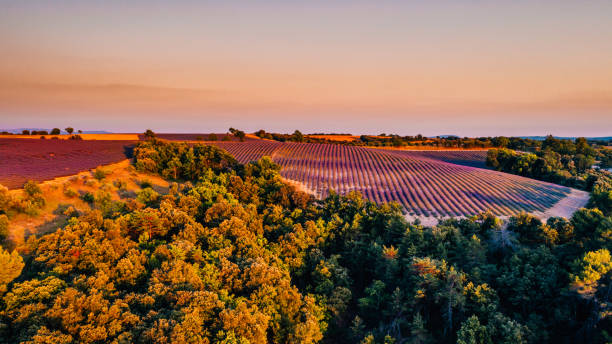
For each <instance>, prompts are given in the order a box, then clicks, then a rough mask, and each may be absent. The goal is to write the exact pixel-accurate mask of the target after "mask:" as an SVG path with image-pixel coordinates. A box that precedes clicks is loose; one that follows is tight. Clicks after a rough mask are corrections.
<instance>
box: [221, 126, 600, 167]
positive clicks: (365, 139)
mask: <svg viewBox="0 0 612 344" xmlns="http://www.w3.org/2000/svg"><path fill="white" fill-rule="evenodd" d="M230 131H231V132H232V133H233V134H234V135H236V133H239V132H241V131H240V130H236V129H233V128H231V129H230ZM242 133H243V134H244V132H242ZM254 134H255V135H256V136H258V137H260V138H262V139H268V140H275V141H280V142H286V141H292V142H308V143H332V144H346V145H356V146H373V147H436V148H459V149H474V148H482V149H484V148H509V149H513V150H519V151H529V152H535V151H539V150H545V149H546V148H547V147H551V146H552V147H554V148H555V149H554V151H556V152H558V153H560V154H574V153H573V152H575V149H576V145H577V144H576V143H574V141H572V140H564V139H556V138H554V137H553V136H551V135H549V136H547V138H546V139H545V140H535V139H530V138H521V137H505V136H494V137H490V136H489V137H473V138H470V137H458V136H446V137H442V136H437V137H425V136H423V135H421V134H419V135H415V136H409V135H408V136H401V135H394V134H386V133H381V134H379V135H361V136H358V137H354V139H353V140H346V141H342V140H334V139H328V138H323V137H316V136H351V134H321V133H317V134H309V135H304V134H302V132H300V131H299V130H296V131H294V132H293V134H280V133H270V132H266V131H265V130H263V129H261V130H258V131H256V132H255V133H254ZM578 141H580V142H582V141H583V142H584V143H585V144H586V145H587V146H596V147H598V148H599V149H603V150H606V149H607V148H606V144H610V143H609V142H604V141H591V142H587V140H586V139H584V138H579V139H577V142H578ZM607 150H608V151H610V149H607ZM601 158H603V159H605V160H606V163H607V164H608V165H607V166H608V167H612V154H607V155H605V156H603V157H601Z"/></svg>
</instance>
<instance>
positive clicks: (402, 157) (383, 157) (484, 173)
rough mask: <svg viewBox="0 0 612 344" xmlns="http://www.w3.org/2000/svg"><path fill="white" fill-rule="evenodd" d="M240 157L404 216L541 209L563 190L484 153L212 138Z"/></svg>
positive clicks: (319, 190) (318, 190) (314, 188)
mask: <svg viewBox="0 0 612 344" xmlns="http://www.w3.org/2000/svg"><path fill="white" fill-rule="evenodd" d="M214 144H215V145H216V146H218V147H221V148H223V149H225V150H227V151H228V152H230V153H231V154H233V155H234V156H235V157H236V158H237V159H238V160H239V161H240V162H242V163H247V162H249V161H253V160H257V159H259V158H260V157H262V156H270V157H271V158H272V160H273V161H274V162H276V163H277V164H279V165H280V166H281V167H282V170H281V175H282V176H283V177H284V178H286V179H288V180H291V181H293V182H294V183H296V184H298V185H300V186H301V187H302V188H303V189H304V190H305V191H307V192H310V193H312V194H314V195H315V196H317V197H325V196H326V195H327V194H328V193H329V191H330V190H334V191H336V192H338V193H340V194H346V193H348V192H350V191H359V192H361V193H362V194H363V195H364V196H365V197H367V198H368V199H370V200H373V201H375V202H376V203H384V202H390V201H396V202H398V203H400V204H401V205H402V206H403V208H404V209H405V211H406V212H407V214H408V215H416V216H462V215H463V216H469V215H473V214H476V213H479V212H483V211H486V210H490V211H491V212H492V213H494V214H496V215H512V214H516V213H519V212H521V211H526V212H542V211H545V210H546V209H548V208H550V207H552V206H553V205H554V204H556V203H557V202H558V201H560V200H561V199H563V198H564V197H565V196H567V195H568V194H569V193H570V192H571V189H569V188H566V187H563V186H559V185H555V184H550V183H546V182H541V181H537V180H533V179H529V178H524V177H520V176H516V175H511V174H506V173H502V172H497V171H492V170H488V169H484V168H479V167H484V159H485V157H486V152H485V151H398V150H382V149H372V148H365V147H356V146H348V145H333V144H309V143H281V142H273V141H252V142H242V143H241V142H216V143H214Z"/></svg>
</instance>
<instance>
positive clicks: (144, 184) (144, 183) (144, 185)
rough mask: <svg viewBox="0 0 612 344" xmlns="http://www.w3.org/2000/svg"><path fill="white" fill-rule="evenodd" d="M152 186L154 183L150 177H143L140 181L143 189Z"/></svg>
mask: <svg viewBox="0 0 612 344" xmlns="http://www.w3.org/2000/svg"><path fill="white" fill-rule="evenodd" d="M152 186H153V184H151V181H150V180H148V179H143V180H141V181H140V187H141V188H143V189H146V188H150V187H152Z"/></svg>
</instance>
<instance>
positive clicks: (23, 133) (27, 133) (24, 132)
mask: <svg viewBox="0 0 612 344" xmlns="http://www.w3.org/2000/svg"><path fill="white" fill-rule="evenodd" d="M21 135H30V131H29V130H27V129H24V130H22V131H21Z"/></svg>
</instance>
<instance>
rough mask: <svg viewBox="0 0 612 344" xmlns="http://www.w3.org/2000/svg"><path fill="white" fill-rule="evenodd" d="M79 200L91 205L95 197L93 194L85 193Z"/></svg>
mask: <svg viewBox="0 0 612 344" xmlns="http://www.w3.org/2000/svg"><path fill="white" fill-rule="evenodd" d="M81 199H82V200H83V201H85V202H87V203H93V202H94V201H95V197H94V194H92V193H91V192H89V191H87V192H86V193H84V194H83V195H82V196H81Z"/></svg>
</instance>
